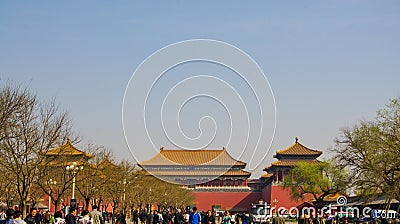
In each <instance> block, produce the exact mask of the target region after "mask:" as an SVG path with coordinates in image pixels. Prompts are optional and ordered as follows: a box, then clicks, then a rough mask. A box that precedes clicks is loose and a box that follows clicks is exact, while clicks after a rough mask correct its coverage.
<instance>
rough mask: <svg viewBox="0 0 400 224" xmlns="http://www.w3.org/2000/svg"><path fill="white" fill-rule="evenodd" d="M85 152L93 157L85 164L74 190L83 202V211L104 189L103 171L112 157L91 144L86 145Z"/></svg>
mask: <svg viewBox="0 0 400 224" xmlns="http://www.w3.org/2000/svg"><path fill="white" fill-rule="evenodd" d="M85 151H86V152H87V153H89V154H91V155H93V158H92V159H90V160H89V161H88V162H87V163H86V164H85V169H84V170H83V171H82V172H81V175H80V180H79V181H77V185H76V188H77V190H78V192H79V193H80V195H81V196H82V197H83V199H84V201H85V209H88V208H89V204H90V200H91V199H94V198H95V197H97V196H99V194H100V192H99V191H100V190H101V189H104V186H105V184H106V183H107V178H104V170H105V167H106V166H107V164H108V165H109V164H110V163H111V162H109V161H110V158H112V157H113V155H112V153H111V151H110V150H109V149H107V148H105V147H104V146H96V145H94V144H92V143H89V144H88V145H87V147H86V150H85ZM107 161H108V162H107ZM106 163H107V164H106Z"/></svg>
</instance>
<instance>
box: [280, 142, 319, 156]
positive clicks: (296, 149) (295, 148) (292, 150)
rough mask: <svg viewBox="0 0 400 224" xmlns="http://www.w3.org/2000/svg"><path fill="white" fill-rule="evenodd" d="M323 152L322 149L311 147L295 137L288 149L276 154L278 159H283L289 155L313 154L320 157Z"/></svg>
mask: <svg viewBox="0 0 400 224" xmlns="http://www.w3.org/2000/svg"><path fill="white" fill-rule="evenodd" d="M321 154H322V152H321V151H318V150H314V149H310V148H307V147H305V146H304V145H302V144H300V143H299V139H298V138H297V137H296V138H295V143H294V144H293V145H291V146H289V147H288V148H286V149H282V150H279V151H277V152H276V155H274V157H275V158H277V159H282V158H284V157H288V156H312V157H314V158H317V157H319V156H320V155H321Z"/></svg>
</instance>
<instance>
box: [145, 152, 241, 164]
mask: <svg viewBox="0 0 400 224" xmlns="http://www.w3.org/2000/svg"><path fill="white" fill-rule="evenodd" d="M139 165H140V166H148V165H154V166H156V165H160V166H163V165H189V166H190V165H220V166H233V165H242V166H245V165H246V163H244V162H242V161H237V160H235V159H234V158H232V156H231V155H229V153H228V152H227V151H226V149H225V148H224V149H222V150H221V149H217V150H211V149H203V150H178V149H176V150H175V149H163V148H161V149H160V151H159V153H157V154H156V155H155V156H154V157H153V158H151V159H149V160H145V161H143V162H141V163H139Z"/></svg>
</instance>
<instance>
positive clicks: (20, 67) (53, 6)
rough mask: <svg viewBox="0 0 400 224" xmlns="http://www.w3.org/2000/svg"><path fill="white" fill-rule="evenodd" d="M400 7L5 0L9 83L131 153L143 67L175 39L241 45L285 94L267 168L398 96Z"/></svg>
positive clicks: (0, 12)
mask: <svg viewBox="0 0 400 224" xmlns="http://www.w3.org/2000/svg"><path fill="white" fill-rule="evenodd" d="M399 11H400V3H399V2H398V1H331V2H320V1H254V2H251V3H247V4H245V3H242V2H240V1H220V2H214V1H201V2H188V1H160V2H147V1H143V2H134V1H115V2H108V1H84V2H83V1H82V2H78V1H72V2H71V1H64V2H61V1H40V2H24V3H22V2H15V1H2V2H1V3H0V78H1V79H0V82H4V81H5V80H8V79H11V80H14V81H17V82H22V83H30V87H31V89H32V90H33V91H34V92H35V93H37V94H38V95H39V96H40V97H41V98H42V99H45V100H47V99H50V98H52V97H56V98H57V101H58V102H59V103H60V106H61V107H62V108H63V109H66V110H68V111H69V112H70V114H71V117H72V119H73V125H74V130H75V131H76V132H77V133H78V134H79V135H81V136H82V137H83V140H84V142H87V141H92V142H94V143H96V144H99V145H105V146H106V147H109V148H111V149H112V150H113V151H114V152H115V154H116V157H117V158H118V159H122V158H130V154H129V150H128V148H127V146H126V143H125V139H124V135H123V131H122V122H121V108H122V99H123V96H124V91H125V88H126V86H127V84H128V81H129V79H130V77H131V75H132V73H133V72H134V71H135V69H136V68H137V66H139V64H140V63H141V62H142V61H143V60H144V59H145V58H146V57H148V56H149V55H150V54H152V53H153V52H155V51H156V50H158V49H160V48H162V47H164V46H166V45H169V44H172V43H175V42H177V41H182V40H187V39H194V38H207V39H215V40H220V41H223V42H226V43H229V44H232V45H235V46H236V47H238V48H240V49H241V50H243V51H245V52H246V53H247V54H249V55H250V56H251V57H252V58H253V59H254V60H255V61H256V62H257V63H258V64H259V66H260V67H261V68H262V70H263V71H264V73H265V74H266V76H267V78H268V81H269V83H270V85H271V87H272V90H273V93H274V96H275V100H276V108H277V129H276V135H275V138H274V142H273V144H272V148H271V151H270V152H269V154H268V156H267V158H266V159H265V160H264V162H263V165H262V166H260V167H259V168H258V169H256V170H254V174H255V176H257V175H259V174H261V173H262V171H261V170H262V167H264V166H266V165H268V164H269V163H270V162H271V161H273V159H272V155H273V154H274V152H275V151H276V150H278V149H282V148H285V147H287V146H289V145H291V144H292V143H293V142H294V137H295V136H298V137H299V139H300V142H302V143H304V144H305V145H306V146H309V147H311V148H315V149H319V150H323V151H327V149H328V148H329V147H331V146H332V144H333V140H334V138H335V137H337V136H338V135H339V134H340V129H341V128H343V127H346V126H351V125H353V124H355V123H356V122H357V121H359V120H360V119H370V118H372V117H374V115H375V112H376V110H377V109H379V108H382V107H383V106H384V105H385V103H387V102H388V100H389V99H392V98H395V97H397V96H399V95H400V88H399V83H400V75H399V73H400V57H399V56H400V44H399V41H398V40H400V24H399V23H400V18H399V17H400V14H399ZM195 68H196V67H194V68H193V69H195ZM189 71H190V66H189ZM193 72H196V71H193ZM230 81H232V82H233V83H235V82H236V81H235V80H230ZM171 82H172V81H171ZM163 91H164V92H165V90H163ZM163 91H160V93H162V92H163ZM156 93H157V92H156ZM203 103H204V105H205V106H204V107H203V109H204V108H205V109H204V110H203V111H204V113H206V112H207V110H206V108H207V103H206V102H201V101H200V102H199V104H198V105H197V107H199V108H201V107H202V105H203ZM151 116H152V115H151ZM154 116H156V115H154ZM185 116H186V117H189V118H187V120H190V116H188V115H185ZM193 116H195V115H193ZM217 117H218V116H217ZM192 118H193V119H194V120H196V118H198V116H197V115H196V116H195V117H192ZM196 123H197V120H196ZM225 124H226V122H225V121H224V119H222V121H221V124H219V127H220V129H221V130H224V128H225V126H224V125H225ZM191 127H193V124H192V123H190V122H189V124H188V125H187V126H186V127H185V130H186V131H187V132H188V133H191V131H194V133H195V135H196V131H197V126H195V127H193V128H192V129H193V130H191ZM165 145H166V146H168V143H166V144H165ZM210 147H212V148H220V142H219V143H218V144H216V145H211V146H210ZM228 150H229V149H228ZM150 154H154V152H152V153H150ZM150 154H149V155H148V156H151V155H150ZM246 162H247V161H246Z"/></svg>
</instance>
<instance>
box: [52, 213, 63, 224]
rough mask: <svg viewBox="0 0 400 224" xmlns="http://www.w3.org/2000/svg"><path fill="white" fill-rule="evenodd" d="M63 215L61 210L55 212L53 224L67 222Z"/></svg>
mask: <svg viewBox="0 0 400 224" xmlns="http://www.w3.org/2000/svg"><path fill="white" fill-rule="evenodd" d="M62 216H63V214H62V213H61V212H60V211H57V212H55V213H54V220H53V223H52V224H65V219H63V218H62Z"/></svg>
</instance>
